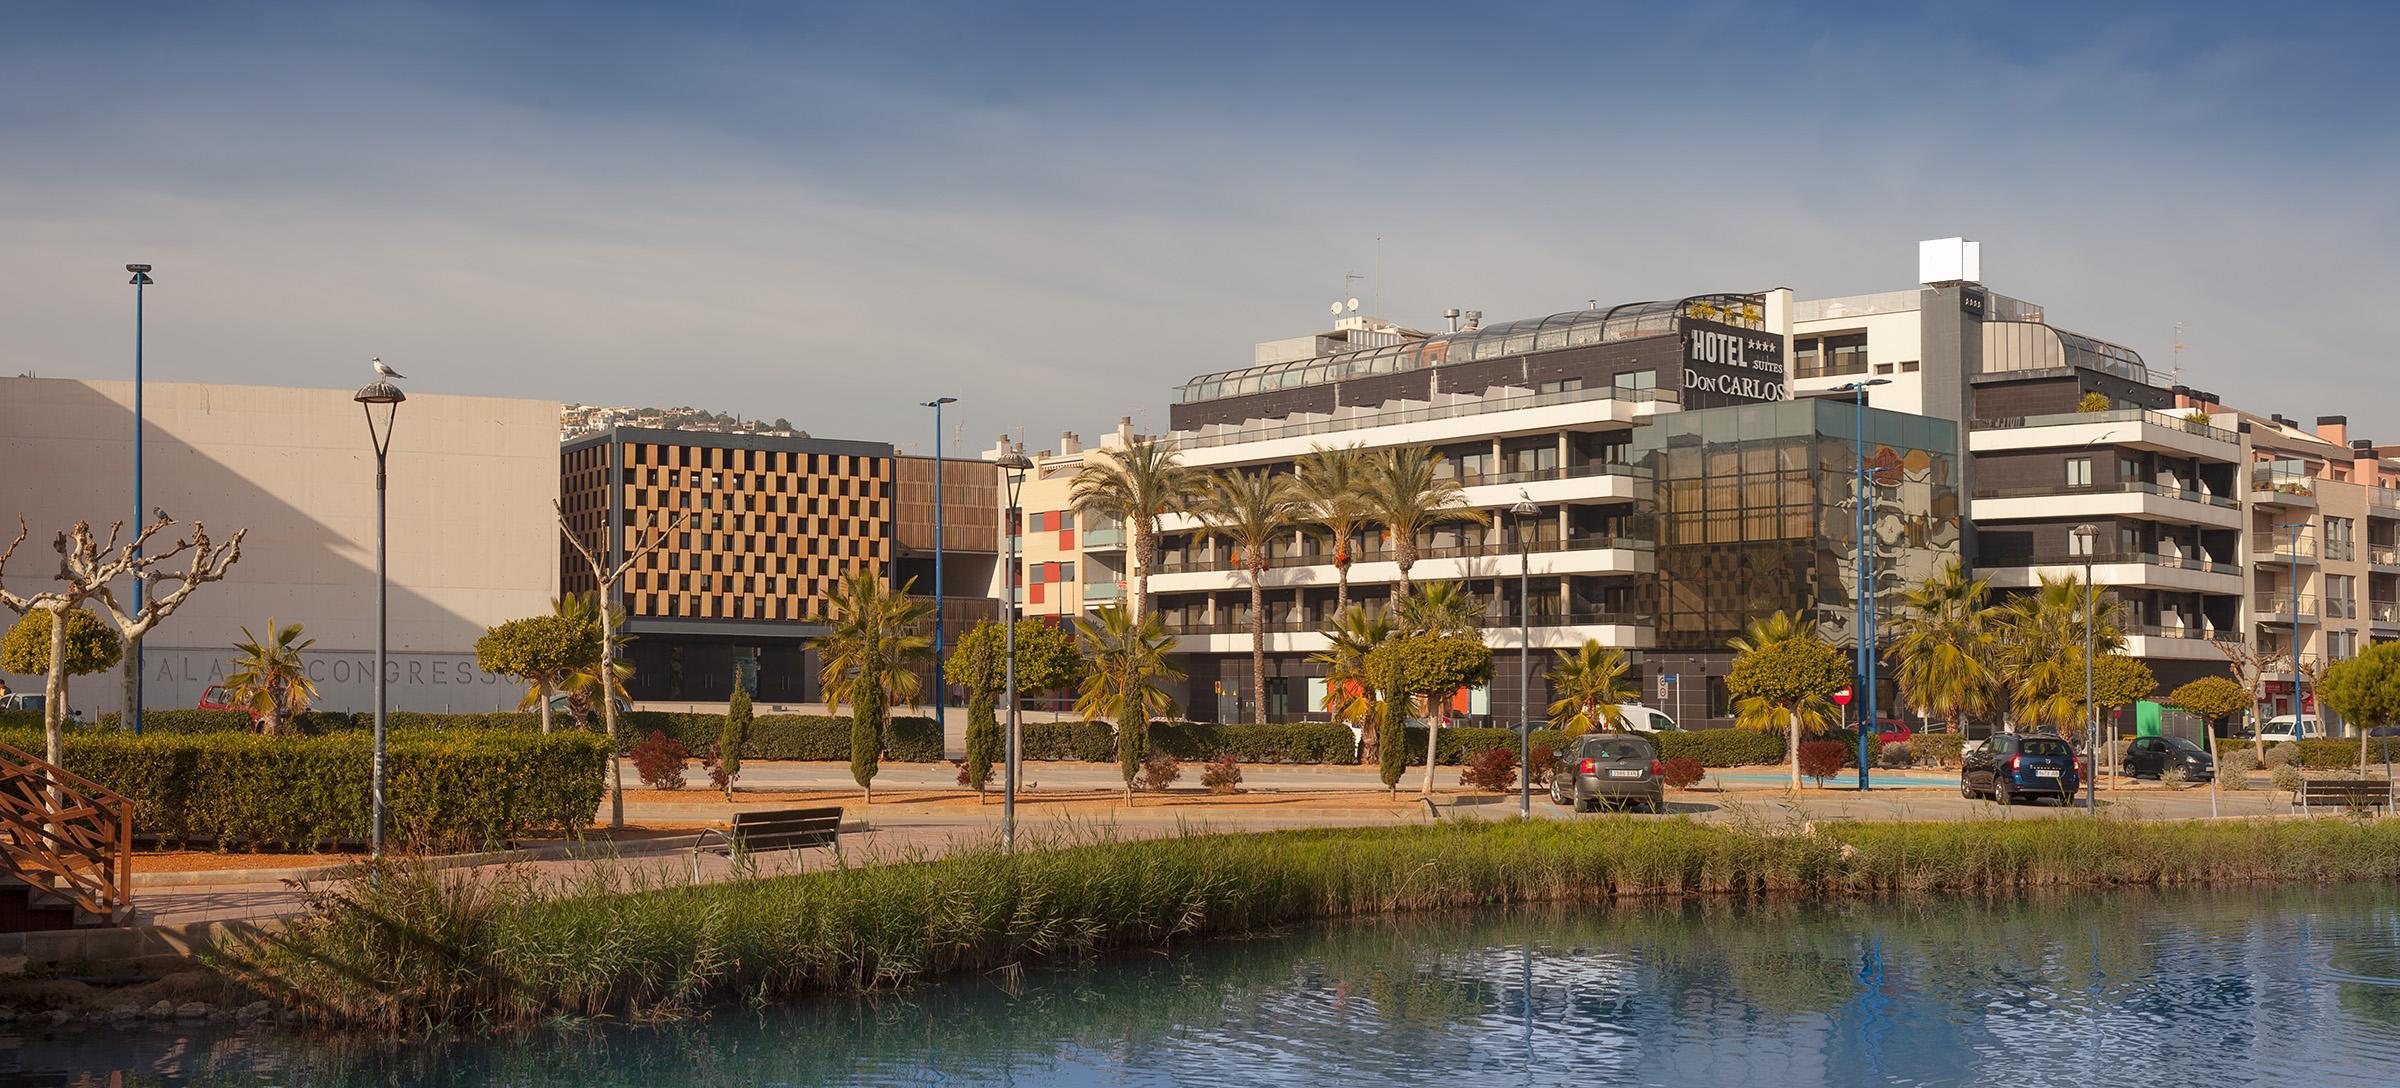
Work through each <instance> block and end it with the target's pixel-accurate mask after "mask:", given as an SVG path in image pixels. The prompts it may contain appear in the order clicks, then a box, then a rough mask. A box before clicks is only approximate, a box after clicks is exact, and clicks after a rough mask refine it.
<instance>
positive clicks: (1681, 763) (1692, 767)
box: [1658, 756, 1708, 790]
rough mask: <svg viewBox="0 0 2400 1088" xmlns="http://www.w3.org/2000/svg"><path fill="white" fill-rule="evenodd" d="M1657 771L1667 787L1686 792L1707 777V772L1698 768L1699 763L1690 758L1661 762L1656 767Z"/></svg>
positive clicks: (1680, 757)
mask: <svg viewBox="0 0 2400 1088" xmlns="http://www.w3.org/2000/svg"><path fill="white" fill-rule="evenodd" d="M1658 771H1659V775H1658V776H1659V777H1660V778H1662V779H1664V780H1666V783H1667V785H1670V786H1673V787H1675V788H1676V789H1679V790H1688V789H1690V788H1692V787H1694V786H1697V785H1699V784H1700V780H1701V779H1703V778H1706V777H1708V771H1706V770H1705V769H1703V768H1702V767H1701V766H1700V761H1699V760H1697V759H1693V758H1692V757H1690V756H1676V757H1675V758H1673V759H1670V760H1665V761H1662V762H1661V763H1659V765H1658Z"/></svg>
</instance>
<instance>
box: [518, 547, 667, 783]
mask: <svg viewBox="0 0 2400 1088" xmlns="http://www.w3.org/2000/svg"><path fill="white" fill-rule="evenodd" d="M550 507H551V509H553V510H556V511H558V531H559V534H560V535H562V536H564V537H566V538H567V545H568V546H569V547H572V548H574V549H575V553H576V554H577V555H580V556H582V557H583V561H584V562H585V563H588V564H590V565H591V568H592V580H593V581H594V582H595V583H597V584H598V585H599V587H600V600H599V608H598V609H597V611H598V612H599V613H600V692H599V694H600V716H601V718H602V720H604V721H606V722H607V723H608V725H607V729H608V766H609V778H608V826H610V827H612V828H617V827H623V826H625V764H624V761H623V760H621V759H618V758H617V699H616V695H615V693H614V692H612V691H611V690H610V678H611V677H614V676H615V675H616V668H617V637H616V636H617V633H616V631H615V630H614V629H613V628H614V625H615V619H614V617H612V616H611V615H610V610H609V605H610V603H611V602H613V601H615V600H616V596H617V583H618V582H619V581H621V580H623V579H624V577H625V572H626V571H629V570H632V569H633V568H634V565H635V564H637V563H640V562H641V561H642V557H643V556H646V555H649V554H650V553H651V552H654V551H657V550H658V549H659V546H660V545H662V544H665V543H666V542H667V534H668V533H671V532H673V531H675V527H676V526H678V525H681V524H683V520H684V519H685V518H686V517H689V516H690V515H689V514H688V513H686V514H677V515H675V517H674V518H673V519H672V520H670V521H668V522H667V524H666V527H665V528H660V527H659V524H658V511H656V510H653V511H651V512H650V522H649V524H647V525H645V526H643V527H642V533H641V535H646V536H647V537H648V538H649V539H648V540H647V541H644V540H642V539H641V536H636V538H635V539H634V541H633V547H631V548H628V549H626V552H625V559H624V561H623V562H621V563H618V564H617V565H616V566H613V567H612V566H609V565H608V564H607V562H606V561H605V560H604V559H602V558H601V557H600V556H597V555H594V554H592V549H591V548H589V547H587V546H586V545H585V544H584V542H583V538H582V537H580V536H577V535H575V528H574V526H572V525H569V524H568V523H567V508H566V507H565V506H564V505H562V504H560V503H559V502H558V501H556V500H552V501H551V503H550ZM609 543H610V542H608V541H602V547H601V549H600V550H601V552H603V553H605V554H611V555H613V553H614V549H612V548H610V547H608V546H607V545H608V544H609Z"/></svg>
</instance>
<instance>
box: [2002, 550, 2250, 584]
mask: <svg viewBox="0 0 2400 1088" xmlns="http://www.w3.org/2000/svg"><path fill="white" fill-rule="evenodd" d="M2087 559H2088V560H2090V562H2091V565H2092V580H2093V581H2095V582H2098V583H2099V584H2101V585H2110V586H2141V587H2148V588H2155V589H2173V590H2188V591H2193V592H2200V593H2224V594H2238V593H2240V592H2241V591H2242V583H2241V576H2242V566H2241V564H2239V563H2234V562H2225V561H2219V560H2215V559H2210V558H2209V557H2207V556H2205V555H2196V554H2182V555H2167V554H2163V553H2158V552H2145V551H2121V550H2110V551H2102V552H2095V553H2093V554H2091V555H2089V556H2085V555H2076V554H2072V553H2067V552H2043V553H2039V554H2035V555H2031V556H2021V557H2020V556H2010V557H2007V558H1996V559H1990V560H1988V561H1986V562H1983V563H1980V564H1978V569H1977V573H1978V574H1981V575H1983V576H1984V577H1985V578H1987V579H1989V580H1990V582H1991V584H1992V585H1993V586H1994V587H1996V588H2000V589H2021V588H2031V587H2033V586H2036V585H2039V584H2041V576H2042V575H2045V574H2047V575H2049V576H2051V577H2053V578H2056V577H2059V576H2061V575H2067V574H2072V575H2074V576H2076V577H2078V578H2080V577H2082V576H2083V566H2084V562H2085V560H2087Z"/></svg>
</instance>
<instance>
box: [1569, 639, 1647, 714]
mask: <svg viewBox="0 0 2400 1088" xmlns="http://www.w3.org/2000/svg"><path fill="white" fill-rule="evenodd" d="M1626 667H1627V666H1626V663H1625V655H1624V654H1623V653H1622V652H1620V651H1617V650H1613V649H1610V648H1608V647H1605V646H1602V645H1600V641H1599V640H1598V639H1589V638H1587V639H1585V640H1583V645H1582V646H1580V647H1577V648H1576V649H1575V650H1574V652H1572V653H1570V652H1568V651H1566V650H1560V651H1559V652H1558V662H1557V663H1556V664H1554V665H1552V666H1550V687H1551V690H1553V691H1556V692H1557V693H1558V699H1557V701H1555V702H1552V703H1551V704H1550V724H1551V725H1554V726H1556V727H1558V728H1560V729H1564V730H1566V731H1567V733H1568V734H1569V735H1571V736H1581V735H1583V734H1585V733H1589V732H1591V731H1593V730H1595V729H1603V728H1607V727H1610V726H1616V725H1622V724H1624V721H1625V715H1624V713H1623V712H1622V711H1620V710H1619V709H1618V707H1619V706H1620V705H1622V704H1624V703H1629V702H1632V701H1633V698H1634V691H1633V688H1632V686H1631V685H1629V684H1627V683H1626V682H1625V671H1626Z"/></svg>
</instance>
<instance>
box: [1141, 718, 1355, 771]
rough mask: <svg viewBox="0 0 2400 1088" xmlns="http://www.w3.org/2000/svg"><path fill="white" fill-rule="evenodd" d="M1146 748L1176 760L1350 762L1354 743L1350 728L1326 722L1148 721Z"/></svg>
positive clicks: (1352, 758)
mask: <svg viewBox="0 0 2400 1088" xmlns="http://www.w3.org/2000/svg"><path fill="white" fill-rule="evenodd" d="M1150 747H1151V748H1152V749H1154V750H1156V751H1160V752H1165V753H1166V754H1168V755H1171V756H1174V757H1175V758H1177V759H1190V760H1210V759H1215V758H1217V757H1218V756H1221V755H1231V756H1233V757H1234V758H1235V759H1238V760H1241V761H1242V762H1244V763H1352V762H1356V761H1357V759H1358V742H1357V741H1355V740H1353V739H1351V736H1350V727H1349V726H1346V725H1334V724H1331V723H1329V722H1292V723H1288V724H1273V725H1219V724H1217V723H1215V722H1152V723H1150Z"/></svg>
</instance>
